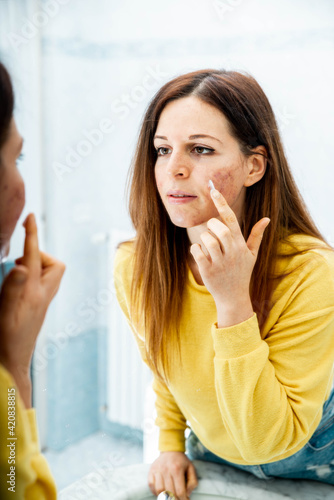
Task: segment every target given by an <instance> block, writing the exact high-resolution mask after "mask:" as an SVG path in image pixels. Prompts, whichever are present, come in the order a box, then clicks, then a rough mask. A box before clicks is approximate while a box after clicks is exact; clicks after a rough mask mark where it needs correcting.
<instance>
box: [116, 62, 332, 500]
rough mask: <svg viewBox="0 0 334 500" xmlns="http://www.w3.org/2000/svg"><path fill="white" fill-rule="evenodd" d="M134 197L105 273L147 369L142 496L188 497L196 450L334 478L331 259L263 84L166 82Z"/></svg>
mask: <svg viewBox="0 0 334 500" xmlns="http://www.w3.org/2000/svg"><path fill="white" fill-rule="evenodd" d="M209 181H211V182H210V185H211V188H212V182H213V185H214V187H215V189H210V187H209ZM129 205H130V215H131V218H132V221H133V224H134V227H135V229H136V232H137V235H136V238H135V239H134V241H130V242H126V243H124V244H122V245H121V246H120V248H119V249H118V251H117V254H116V260H115V285H116V290H117V294H118V299H119V303H120V305H121V307H122V309H123V311H124V313H125V315H126V317H127V319H128V321H129V323H130V325H131V328H132V329H133V332H134V335H135V338H136V340H137V342H138V345H139V349H140V352H141V355H142V358H143V360H144V361H145V362H146V363H147V364H148V365H149V366H150V368H151V369H152V371H153V373H154V389H155V392H156V396H157V398H156V408H157V420H156V423H157V425H158V426H159V428H160V438H159V449H160V452H161V453H160V456H159V458H158V459H157V460H156V461H155V462H154V463H153V464H152V466H151V469H150V473H149V485H150V488H151V490H152V492H153V493H155V494H158V493H159V492H161V491H162V490H165V489H166V490H170V491H172V492H173V493H174V494H176V495H177V497H178V498H179V499H180V500H184V499H186V498H188V497H189V496H190V493H191V491H192V490H193V489H194V488H195V487H196V484H197V480H196V473H195V469H194V467H193V465H192V463H191V460H190V459H195V458H196V459H203V460H212V461H215V462H218V463H227V464H231V465H233V466H235V467H238V468H241V469H244V470H248V471H250V472H252V473H254V474H255V475H257V476H258V477H261V478H264V479H266V478H268V477H272V476H275V477H286V478H287V477H288V478H306V479H314V480H318V481H323V482H326V483H330V484H334V446H333V442H334V395H333V391H332V380H333V362H334V255H333V251H332V249H331V248H330V247H329V245H328V244H327V243H326V241H325V240H324V238H323V237H322V236H321V234H320V233H319V231H318V229H317V228H316V226H315V224H314V222H313V221H312V219H311V217H310V215H309V214H308V212H307V209H306V207H305V205H304V202H303V200H302V197H301V195H300V194H299V192H298V189H297V187H296V185H295V182H294V180H293V177H292V175H291V171H290V169H289V166H288V162H287V159H286V157H285V155H284V150H283V146H282V142H281V139H280V135H279V132H278V127H277V123H276V120H275V117H274V114H273V111H272V108H271V106H270V103H269V102H268V99H267V97H266V96H265V94H264V92H263V90H262V89H261V87H260V86H259V85H258V83H257V82H256V81H255V80H254V79H253V78H252V77H251V76H248V75H244V74H241V73H238V72H232V71H218V70H203V71H196V72H193V73H189V74H186V75H183V76H180V77H177V78H175V79H173V80H172V81H170V82H168V83H167V84H165V85H164V86H163V87H162V88H161V90H160V91H159V92H158V93H157V94H156V96H155V97H154V99H153V100H152V102H151V103H150V105H149V107H148V109H147V112H146V114H145V117H144V119H143V123H142V127H141V131H140V135H139V141H138V146H137V150H136V154H135V158H134V162H133V168H132V176H131V189H130V204H129ZM187 427H190V429H191V433H190V436H189V437H188V439H187V448H188V455H186V454H185V450H186V443H185V436H184V431H185V429H186V428H187Z"/></svg>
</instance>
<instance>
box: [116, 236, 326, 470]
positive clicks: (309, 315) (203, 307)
mask: <svg viewBox="0 0 334 500" xmlns="http://www.w3.org/2000/svg"><path fill="white" fill-rule="evenodd" d="M291 239H292V240H293V242H294V243H295V244H297V245H299V244H303V245H306V246H307V245H308V243H311V244H312V243H319V244H321V242H320V241H318V240H316V239H315V238H311V237H308V236H305V235H294V236H293V237H291ZM132 247H133V245H132V244H131V243H130V244H123V245H122V246H121V247H120V248H119V249H118V251H117V253H116V257H115V267H114V273H115V274H114V276H115V287H116V292H117V297H118V301H119V304H120V306H121V308H122V310H123V312H124V313H125V315H126V317H127V319H128V322H129V324H130V327H131V328H132V330H133V332H134V335H135V339H136V341H137V343H138V346H139V349H140V353H141V356H142V358H143V360H144V361H145V360H146V356H145V332H144V331H141V330H140V328H138V329H136V327H135V325H134V324H133V321H132V319H131V317H130V313H129V311H130V302H129V301H130V287H131V276H132V270H131V269H132V256H133V248H132ZM281 248H282V250H283V252H284V251H285V250H284V249H285V248H286V247H285V246H284V245H282V246H281ZM276 265H277V270H278V271H279V272H280V274H283V272H284V273H286V272H290V274H289V275H288V276H286V277H283V278H281V279H278V280H276V285H275V289H274V294H273V307H272V308H271V309H270V312H269V315H268V317H267V319H266V321H265V324H264V326H263V328H262V330H261V331H260V329H259V325H258V320H257V316H256V314H254V315H253V317H251V318H250V319H248V320H247V321H244V322H242V323H240V324H237V325H234V326H230V327H228V328H217V323H216V321H217V311H216V307H215V303H214V300H213V297H212V296H211V295H210V293H209V292H208V291H207V289H206V287H205V286H201V285H198V284H197V283H196V281H195V280H194V277H193V275H192V273H191V271H190V269H189V279H188V283H187V286H186V290H185V294H184V300H183V314H182V319H181V327H180V337H181V339H180V340H181V355H182V361H181V363H180V361H179V360H178V358H177V356H176V357H175V360H173V359H172V370H171V378H170V380H169V382H168V384H167V383H166V382H161V381H160V380H159V379H158V378H157V377H156V376H155V377H154V390H155V392H156V395H157V398H156V408H157V420H156V423H157V425H158V426H159V428H160V437H159V449H160V451H184V450H185V438H184V431H185V429H186V427H187V426H190V427H191V428H192V430H193V431H194V432H195V434H196V435H197V436H198V438H199V439H200V441H201V442H202V443H203V444H204V446H206V447H207V448H208V449H209V450H210V451H212V452H213V453H215V454H216V455H218V456H220V457H222V458H223V459H225V460H228V461H230V462H234V463H238V464H263V463H269V462H274V461H277V460H281V459H283V458H286V457H289V456H290V455H293V454H294V453H296V452H297V451H298V450H300V449H301V448H302V447H303V446H304V445H305V444H306V442H307V441H308V440H309V439H310V437H311V436H312V434H313V432H314V431H315V429H316V427H317V426H318V424H319V422H320V420H321V416H322V406H323V403H324V402H325V401H326V399H327V398H328V396H329V394H330V391H331V387H332V382H333V363H334V253H333V252H331V251H329V250H326V249H321V250H308V251H306V252H304V253H303V254H300V255H297V256H295V257H289V258H288V259H285V260H283V259H279V260H277V263H276ZM137 330H138V331H137Z"/></svg>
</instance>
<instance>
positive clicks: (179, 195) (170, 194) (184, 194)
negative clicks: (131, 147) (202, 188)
mask: <svg viewBox="0 0 334 500" xmlns="http://www.w3.org/2000/svg"><path fill="white" fill-rule="evenodd" d="M167 196H168V197H171V198H197V196H196V195H194V194H191V193H187V192H186V191H179V190H171V191H168V193H167Z"/></svg>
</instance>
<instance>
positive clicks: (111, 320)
mask: <svg viewBox="0 0 334 500" xmlns="http://www.w3.org/2000/svg"><path fill="white" fill-rule="evenodd" d="M132 237H133V234H132V233H131V234H130V233H129V232H128V231H121V230H112V231H111V232H110V234H109V235H108V246H109V251H108V254H109V259H110V260H109V265H108V268H109V269H110V279H109V283H112V282H113V280H112V270H113V262H114V255H115V251H116V248H117V245H118V243H120V242H121V241H124V240H127V239H129V238H132ZM107 374H108V375H107V376H108V385H107V387H108V389H107V391H108V401H107V405H108V409H107V418H108V420H110V421H111V422H117V423H119V424H123V425H128V426H130V427H133V428H137V429H142V430H144V432H145V427H146V418H147V417H146V416H145V414H144V412H145V395H146V390H147V387H148V386H149V385H150V383H151V379H152V375H151V373H150V371H149V369H148V367H147V366H146V365H145V364H144V363H143V361H142V359H141V357H140V354H139V350H138V347H137V344H136V341H135V339H134V337H133V334H132V332H131V330H130V328H129V326H128V324H127V321H126V319H125V316H124V314H123V312H122V310H121V308H120V306H119V305H118V302H117V300H116V296H115V300H112V301H111V305H110V308H109V313H108V367H107ZM145 417H146V418H145Z"/></svg>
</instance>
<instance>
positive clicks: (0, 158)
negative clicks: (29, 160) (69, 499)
mask: <svg viewBox="0 0 334 500" xmlns="http://www.w3.org/2000/svg"><path fill="white" fill-rule="evenodd" d="M13 109H14V96H13V89H12V84H11V81H10V77H9V75H8V72H7V70H6V69H5V67H4V66H3V65H2V64H1V63H0V252H1V261H2V260H3V259H4V257H6V255H8V251H9V244H10V238H11V236H12V234H13V231H14V229H15V226H16V224H17V221H18V219H19V217H20V215H21V213H22V210H23V207H24V203H25V192H24V183H23V180H22V177H21V175H20V173H19V171H18V169H17V161H18V158H19V156H20V153H21V149H22V142H23V139H22V137H21V136H20V134H19V132H18V130H17V128H16V125H15V121H14V118H13ZM24 227H25V232H26V236H25V244H24V253H23V257H21V258H20V259H18V260H17V261H16V266H15V267H14V268H13V269H12V270H11V271H10V273H9V274H8V275H7V276H6V277H5V279H4V282H3V284H2V288H1V293H0V426H1V442H0V470H1V481H0V497H1V498H3V499H7V498H20V499H23V498H24V499H31V500H42V499H43V500H44V499H45V500H46V499H47V500H52V499H55V498H56V496H57V494H56V487H55V483H54V480H53V478H52V476H51V473H50V470H49V467H48V465H47V463H46V461H45V459H44V457H43V456H42V455H41V454H40V451H39V444H38V434H37V427H36V415H35V410H34V409H32V408H31V379H30V364H31V358H32V354H33V350H34V346H35V343H36V339H37V336H38V333H39V330H40V328H41V326H42V323H43V320H44V317H45V314H46V311H47V308H48V306H49V304H50V302H51V300H52V298H53V297H54V295H55V294H56V292H57V289H58V287H59V284H60V281H61V278H62V275H63V273H64V269H65V268H64V265H63V264H62V263H61V262H59V261H57V260H55V259H54V258H53V257H51V256H49V255H47V254H45V253H43V252H41V251H40V250H39V248H38V238H37V227H36V222H35V218H34V215H33V214H29V215H28V217H27V219H26V220H25V222H24Z"/></svg>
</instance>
